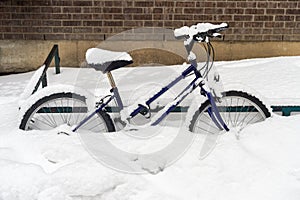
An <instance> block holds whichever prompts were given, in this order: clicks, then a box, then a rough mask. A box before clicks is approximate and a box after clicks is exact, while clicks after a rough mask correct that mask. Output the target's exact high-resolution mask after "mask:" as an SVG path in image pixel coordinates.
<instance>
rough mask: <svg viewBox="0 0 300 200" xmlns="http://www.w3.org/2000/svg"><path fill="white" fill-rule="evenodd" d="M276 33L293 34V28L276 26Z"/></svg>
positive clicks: (274, 31)
mask: <svg viewBox="0 0 300 200" xmlns="http://www.w3.org/2000/svg"><path fill="white" fill-rule="evenodd" d="M273 33H274V34H276V35H277V34H292V33H293V29H287V28H274V29H273Z"/></svg>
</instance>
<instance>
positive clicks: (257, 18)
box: [254, 15, 274, 21]
mask: <svg viewBox="0 0 300 200" xmlns="http://www.w3.org/2000/svg"><path fill="white" fill-rule="evenodd" d="M273 20H274V16H270V15H259V16H254V21H273Z"/></svg>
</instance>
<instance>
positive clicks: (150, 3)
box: [134, 1, 154, 7]
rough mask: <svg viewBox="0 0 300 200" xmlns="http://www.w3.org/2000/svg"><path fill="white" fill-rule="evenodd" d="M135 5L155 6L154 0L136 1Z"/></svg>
mask: <svg viewBox="0 0 300 200" xmlns="http://www.w3.org/2000/svg"><path fill="white" fill-rule="evenodd" d="M134 6H135V7H153V6H154V1H135V2H134Z"/></svg>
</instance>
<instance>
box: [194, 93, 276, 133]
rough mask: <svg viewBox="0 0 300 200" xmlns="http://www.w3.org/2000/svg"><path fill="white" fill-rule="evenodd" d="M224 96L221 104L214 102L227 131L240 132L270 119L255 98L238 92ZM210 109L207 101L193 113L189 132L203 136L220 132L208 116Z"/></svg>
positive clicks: (267, 112)
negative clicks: (250, 125)
mask: <svg viewBox="0 0 300 200" xmlns="http://www.w3.org/2000/svg"><path fill="white" fill-rule="evenodd" d="M224 94H225V95H224V96H223V97H222V100H221V102H216V104H217V107H218V109H219V111H220V114H221V116H222V118H223V120H224V122H225V123H226V124H227V126H228V127H229V129H238V131H241V130H242V129H243V128H245V127H246V126H247V125H249V124H253V123H257V122H261V121H264V120H265V119H266V118H267V117H270V112H269V111H268V109H267V108H266V106H265V105H264V104H263V103H262V102H261V101H260V100H259V99H257V98H256V97H254V96H251V95H249V94H247V93H245V92H240V91H228V92H225V93H224ZM210 107H211V105H210V102H209V100H207V101H205V102H204V103H203V104H202V105H201V106H200V107H199V109H198V110H197V111H196V112H195V114H194V116H193V118H192V121H191V123H190V126H189V129H190V131H191V132H195V133H204V134H216V133H219V132H221V130H220V129H219V128H218V127H217V126H216V125H215V123H214V122H213V121H212V119H211V118H210V116H209V114H208V109H209V108H210Z"/></svg>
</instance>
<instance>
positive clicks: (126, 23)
mask: <svg viewBox="0 0 300 200" xmlns="http://www.w3.org/2000/svg"><path fill="white" fill-rule="evenodd" d="M124 26H129V27H142V26H143V21H124Z"/></svg>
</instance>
